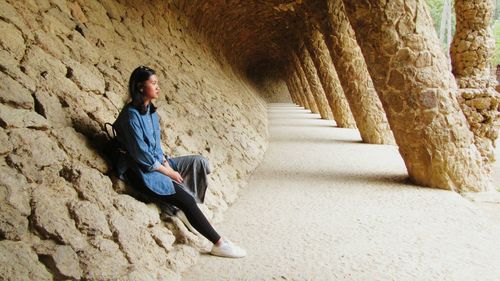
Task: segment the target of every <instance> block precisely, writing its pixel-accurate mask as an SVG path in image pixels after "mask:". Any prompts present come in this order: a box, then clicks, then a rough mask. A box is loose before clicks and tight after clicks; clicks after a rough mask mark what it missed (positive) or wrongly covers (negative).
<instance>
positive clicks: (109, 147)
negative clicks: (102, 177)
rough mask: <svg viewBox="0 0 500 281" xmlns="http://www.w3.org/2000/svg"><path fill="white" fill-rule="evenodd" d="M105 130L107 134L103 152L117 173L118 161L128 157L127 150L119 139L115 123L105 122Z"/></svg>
mask: <svg viewBox="0 0 500 281" xmlns="http://www.w3.org/2000/svg"><path fill="white" fill-rule="evenodd" d="M103 131H104V133H105V134H106V137H105V140H104V145H103V154H104V156H105V158H106V160H107V162H108V164H109V165H110V166H111V168H112V171H113V172H115V173H116V172H117V171H118V170H117V168H118V163H119V161H120V160H122V159H124V157H126V155H127V150H126V149H125V148H124V147H123V144H122V143H121V142H120V141H119V140H118V137H117V134H116V129H115V127H114V126H113V124H111V123H104V128H103Z"/></svg>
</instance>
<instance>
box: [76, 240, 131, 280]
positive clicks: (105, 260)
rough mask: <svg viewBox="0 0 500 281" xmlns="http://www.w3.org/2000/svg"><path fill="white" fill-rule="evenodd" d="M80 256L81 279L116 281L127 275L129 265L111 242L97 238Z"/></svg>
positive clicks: (117, 247)
mask: <svg viewBox="0 0 500 281" xmlns="http://www.w3.org/2000/svg"><path fill="white" fill-rule="evenodd" d="M91 244H92V245H88V246H87V247H86V248H85V249H83V250H82V251H81V252H80V254H79V258H80V264H81V266H82V270H83V278H85V279H87V280H118V279H119V278H120V277H122V276H125V275H126V274H127V268H128V266H129V263H128V261H127V259H126V257H125V255H124V254H123V252H121V251H120V248H119V246H118V245H117V244H116V243H115V242H113V241H112V240H108V239H104V238H101V237H97V238H96V239H95V240H92V241H91Z"/></svg>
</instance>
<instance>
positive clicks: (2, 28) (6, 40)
mask: <svg viewBox="0 0 500 281" xmlns="http://www.w3.org/2000/svg"><path fill="white" fill-rule="evenodd" d="M0 34H2V36H0V46H1V47H3V48H4V49H5V50H7V51H9V52H10V53H11V54H13V55H14V57H15V58H16V59H18V60H20V59H21V58H22V57H23V55H24V50H25V49H26V44H25V43H24V38H23V36H22V33H21V31H19V30H18V29H17V28H16V27H15V26H14V25H12V24H9V23H6V22H5V21H2V20H0Z"/></svg>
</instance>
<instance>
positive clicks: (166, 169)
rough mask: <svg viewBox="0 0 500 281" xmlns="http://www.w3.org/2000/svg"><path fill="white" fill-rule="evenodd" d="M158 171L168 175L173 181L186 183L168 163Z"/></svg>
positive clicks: (165, 162) (164, 163)
mask: <svg viewBox="0 0 500 281" xmlns="http://www.w3.org/2000/svg"><path fill="white" fill-rule="evenodd" d="M156 171H158V172H160V173H162V174H164V175H166V176H167V177H170V178H171V179H172V180H174V181H176V182H178V183H182V182H183V181H184V179H183V178H182V176H181V174H179V172H177V171H175V170H174V169H172V167H170V165H169V164H168V161H164V162H163V165H161V166H160V167H159V168H158V169H157V170H156Z"/></svg>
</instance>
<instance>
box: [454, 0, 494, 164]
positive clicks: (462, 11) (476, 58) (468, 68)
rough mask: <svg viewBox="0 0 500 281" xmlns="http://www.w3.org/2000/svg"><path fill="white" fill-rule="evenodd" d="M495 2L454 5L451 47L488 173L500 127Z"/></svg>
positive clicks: (461, 97)
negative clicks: (494, 69)
mask: <svg viewBox="0 0 500 281" xmlns="http://www.w3.org/2000/svg"><path fill="white" fill-rule="evenodd" d="M494 7H495V6H494V1H492V0H475V1H462V0H457V1H455V11H456V15H457V26H456V32H455V36H454V38H453V42H452V45H451V47H450V54H451V62H452V67H453V74H454V75H455V78H456V79H457V84H458V87H459V88H460V90H459V92H458V100H459V103H460V106H461V107H462V111H463V112H464V114H465V117H467V121H468V122H469V126H470V129H471V131H472V132H473V133H474V143H475V144H476V146H477V148H478V149H479V152H480V153H481V156H482V158H483V161H484V163H485V167H486V169H487V172H488V173H491V171H492V164H493V163H494V161H495V140H496V139H497V137H498V129H499V127H500V120H499V118H498V117H499V115H500V113H499V107H498V105H499V104H500V94H499V93H498V92H497V91H496V90H495V87H496V85H497V81H496V79H495V76H493V75H492V74H491V70H490V68H491V65H490V61H491V58H492V56H493V51H494V48H495V38H494V36H493V32H492V31H491V28H490V21H491V17H492V14H493V11H494V10H495V9H494Z"/></svg>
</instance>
